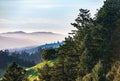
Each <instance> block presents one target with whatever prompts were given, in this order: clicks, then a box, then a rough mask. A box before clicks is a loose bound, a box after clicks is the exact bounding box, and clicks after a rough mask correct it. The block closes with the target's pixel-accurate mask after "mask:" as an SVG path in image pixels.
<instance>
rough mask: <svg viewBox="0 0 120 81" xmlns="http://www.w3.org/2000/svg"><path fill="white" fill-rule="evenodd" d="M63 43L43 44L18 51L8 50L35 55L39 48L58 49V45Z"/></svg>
mask: <svg viewBox="0 0 120 81" xmlns="http://www.w3.org/2000/svg"><path fill="white" fill-rule="evenodd" d="M63 44H64V42H57V43H49V44H43V45H40V46H36V47H26V48H19V49H9V50H10V51H11V52H14V51H17V52H22V51H25V52H27V53H35V52H36V51H37V50H38V49H39V48H41V49H46V48H58V47H59V46H60V45H63Z"/></svg>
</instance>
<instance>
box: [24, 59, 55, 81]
mask: <svg viewBox="0 0 120 81" xmlns="http://www.w3.org/2000/svg"><path fill="white" fill-rule="evenodd" d="M56 61H57V59H54V60H50V61H44V62H41V63H39V64H37V65H35V66H33V67H31V68H27V69H26V71H27V74H26V76H25V78H27V79H28V80H29V81H34V80H36V79H37V80H38V75H39V73H38V69H42V68H43V66H44V65H45V64H48V65H49V66H51V67H52V66H54V63H55V62H56Z"/></svg>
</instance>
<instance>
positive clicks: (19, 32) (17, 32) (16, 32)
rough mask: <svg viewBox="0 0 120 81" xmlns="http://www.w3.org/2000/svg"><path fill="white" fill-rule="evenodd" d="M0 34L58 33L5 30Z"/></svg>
mask: <svg viewBox="0 0 120 81" xmlns="http://www.w3.org/2000/svg"><path fill="white" fill-rule="evenodd" d="M0 34H57V33H53V32H30V33H27V32H24V31H14V32H5V33H0Z"/></svg>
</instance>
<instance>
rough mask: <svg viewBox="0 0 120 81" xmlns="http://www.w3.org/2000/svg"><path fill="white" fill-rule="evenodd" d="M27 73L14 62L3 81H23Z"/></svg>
mask: <svg viewBox="0 0 120 81" xmlns="http://www.w3.org/2000/svg"><path fill="white" fill-rule="evenodd" d="M25 73H26V71H25V70H24V69H23V68H22V67H19V66H18V65H17V64H16V63H15V62H13V63H12V64H11V65H9V67H8V68H7V70H6V73H5V74H4V76H3V78H2V81H22V80H23V78H24V75H25Z"/></svg>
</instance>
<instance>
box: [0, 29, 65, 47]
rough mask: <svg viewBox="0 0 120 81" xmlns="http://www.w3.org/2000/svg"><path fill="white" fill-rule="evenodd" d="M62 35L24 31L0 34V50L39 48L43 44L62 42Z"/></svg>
mask: <svg viewBox="0 0 120 81" xmlns="http://www.w3.org/2000/svg"><path fill="white" fill-rule="evenodd" d="M64 38H65V36H64V35H62V34H58V33H53V32H31V33H27V32H24V31H15V32H6V33H0V49H13V48H23V47H30V46H39V45H43V44H45V43H51V42H57V41H63V40H64Z"/></svg>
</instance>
